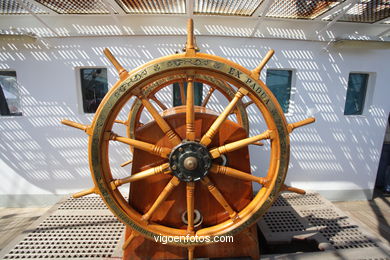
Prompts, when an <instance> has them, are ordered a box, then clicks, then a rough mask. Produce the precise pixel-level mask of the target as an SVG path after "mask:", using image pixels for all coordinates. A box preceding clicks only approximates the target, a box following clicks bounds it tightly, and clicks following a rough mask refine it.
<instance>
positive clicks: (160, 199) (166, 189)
mask: <svg viewBox="0 0 390 260" xmlns="http://www.w3.org/2000/svg"><path fill="white" fill-rule="evenodd" d="M179 183H180V180H179V178H177V177H176V176H174V177H172V179H171V180H170V181H169V182H168V184H167V185H166V186H165V187H164V189H163V191H162V192H161V193H160V195H158V197H157V199H156V201H155V202H154V203H153V205H152V206H151V207H150V209H149V210H148V212H146V213H145V214H144V215H143V216H142V220H143V221H145V222H148V221H149V219H150V218H151V217H152V214H153V213H154V212H155V211H156V210H157V209H158V207H159V206H160V205H161V204H162V203H163V202H164V201H165V200H166V198H167V197H168V196H169V194H171V192H172V191H173V189H174V188H175V187H176V186H177V185H179Z"/></svg>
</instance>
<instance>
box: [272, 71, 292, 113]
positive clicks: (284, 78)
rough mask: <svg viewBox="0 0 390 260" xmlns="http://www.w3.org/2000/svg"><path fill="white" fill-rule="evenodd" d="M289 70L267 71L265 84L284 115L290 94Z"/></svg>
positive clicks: (290, 73)
mask: <svg viewBox="0 0 390 260" xmlns="http://www.w3.org/2000/svg"><path fill="white" fill-rule="evenodd" d="M291 77H292V71H291V70H267V78H266V84H267V86H268V88H269V89H270V90H271V91H272V93H273V94H274V95H275V97H276V99H277V100H278V102H279V104H280V106H281V107H282V109H283V112H284V113H287V112H288V106H289V104H290V93H291Z"/></svg>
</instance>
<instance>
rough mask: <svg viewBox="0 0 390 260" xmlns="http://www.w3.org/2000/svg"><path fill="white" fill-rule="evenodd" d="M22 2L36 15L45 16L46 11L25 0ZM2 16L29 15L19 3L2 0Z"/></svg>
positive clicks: (0, 10) (0, 4)
mask: <svg viewBox="0 0 390 260" xmlns="http://www.w3.org/2000/svg"><path fill="white" fill-rule="evenodd" d="M22 2H23V3H24V4H25V5H26V6H27V7H28V8H30V9H31V11H33V12H34V13H38V14H45V13H47V12H45V11H44V10H42V9H41V8H39V7H38V6H36V5H33V4H31V3H30V2H27V1H25V0H22ZM0 14H29V12H28V10H26V9H24V8H23V7H22V6H21V5H20V4H19V3H18V2H17V1H15V0H0Z"/></svg>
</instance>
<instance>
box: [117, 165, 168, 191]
mask: <svg viewBox="0 0 390 260" xmlns="http://www.w3.org/2000/svg"><path fill="white" fill-rule="evenodd" d="M168 168H169V163H164V164H161V165H159V166H156V167H153V168H150V169H147V170H145V171H142V172H138V173H135V174H133V175H131V176H129V177H126V178H123V179H117V180H113V181H112V182H111V183H110V184H111V188H112V189H113V190H115V189H116V188H117V187H118V186H121V185H123V184H125V183H130V182H134V181H139V180H142V179H145V178H146V177H149V176H153V175H157V174H162V173H164V171H165V170H166V169H168Z"/></svg>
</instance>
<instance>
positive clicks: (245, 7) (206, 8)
mask: <svg viewBox="0 0 390 260" xmlns="http://www.w3.org/2000/svg"><path fill="white" fill-rule="evenodd" d="M262 2H263V0H196V1H195V5H194V13H195V14H211V15H239V16H251V15H252V14H253V13H254V12H255V11H256V9H257V8H258V7H259V6H260V4H261V3H262Z"/></svg>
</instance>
